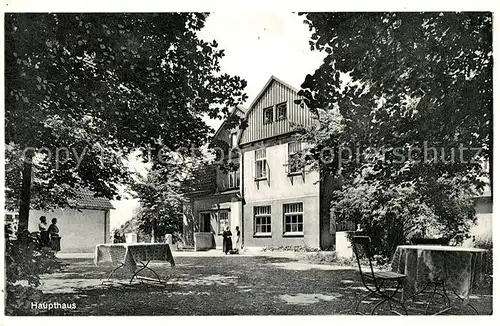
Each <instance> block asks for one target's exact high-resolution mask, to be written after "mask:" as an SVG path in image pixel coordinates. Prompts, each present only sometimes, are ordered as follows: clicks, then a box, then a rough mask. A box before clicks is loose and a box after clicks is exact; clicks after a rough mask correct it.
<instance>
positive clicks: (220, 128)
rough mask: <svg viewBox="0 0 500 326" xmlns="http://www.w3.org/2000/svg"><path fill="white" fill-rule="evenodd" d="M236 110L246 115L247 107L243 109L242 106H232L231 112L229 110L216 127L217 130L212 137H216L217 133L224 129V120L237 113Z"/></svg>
mask: <svg viewBox="0 0 500 326" xmlns="http://www.w3.org/2000/svg"><path fill="white" fill-rule="evenodd" d="M237 112H240V113H241V114H242V115H243V116H245V115H246V113H247V109H245V108H244V107H242V106H240V105H239V106H237V107H235V108H233V109H232V110H231V112H229V114H228V115H227V118H226V119H225V120H224V121H223V122H222V124H221V125H220V127H219V129H217V131H216V132H215V134H214V138H217V137H218V136H219V134H220V133H221V132H222V130H224V126H225V125H226V121H227V119H228V118H229V117H231V116H232V115H233V114H235V113H237Z"/></svg>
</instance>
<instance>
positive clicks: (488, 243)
mask: <svg viewBox="0 0 500 326" xmlns="http://www.w3.org/2000/svg"><path fill="white" fill-rule="evenodd" d="M473 245H474V248H481V249H486V250H488V252H486V253H485V254H483V270H484V273H485V274H486V275H488V276H489V275H493V240H492V239H491V238H486V239H478V240H476V241H474V242H473Z"/></svg>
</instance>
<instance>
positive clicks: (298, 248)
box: [262, 245, 319, 252]
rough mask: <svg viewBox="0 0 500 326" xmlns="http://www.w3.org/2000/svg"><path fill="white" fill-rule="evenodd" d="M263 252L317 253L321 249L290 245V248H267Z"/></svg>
mask: <svg viewBox="0 0 500 326" xmlns="http://www.w3.org/2000/svg"><path fill="white" fill-rule="evenodd" d="M262 251H264V252H266V251H293V252H317V251H319V249H317V248H312V247H309V246H307V245H288V246H265V247H263V248H262Z"/></svg>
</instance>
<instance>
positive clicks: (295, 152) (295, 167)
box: [288, 142, 302, 174]
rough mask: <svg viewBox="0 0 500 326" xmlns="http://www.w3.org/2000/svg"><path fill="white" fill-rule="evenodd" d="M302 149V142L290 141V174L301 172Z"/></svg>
mask: <svg viewBox="0 0 500 326" xmlns="http://www.w3.org/2000/svg"><path fill="white" fill-rule="evenodd" d="M301 149H302V146H301V143H300V142H291V143H288V174H295V173H300V172H301V162H300V161H299V158H300V151H301Z"/></svg>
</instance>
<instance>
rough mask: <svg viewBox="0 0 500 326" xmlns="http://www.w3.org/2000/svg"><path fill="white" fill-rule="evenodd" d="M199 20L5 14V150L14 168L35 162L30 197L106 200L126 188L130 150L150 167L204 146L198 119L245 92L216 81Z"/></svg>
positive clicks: (219, 112)
mask: <svg viewBox="0 0 500 326" xmlns="http://www.w3.org/2000/svg"><path fill="white" fill-rule="evenodd" d="M205 18H206V15H205V14H200V13H169V14H93V13H78V14H59V13H54V14H7V15H6V17H5V90H6V99H5V130H6V133H5V141H6V144H10V145H12V147H11V148H15V149H16V151H17V152H18V153H21V155H20V156H19V155H17V157H18V158H20V157H22V156H24V154H25V152H24V153H23V151H25V150H26V149H27V148H31V149H32V152H35V153H37V155H35V157H36V159H37V160H38V162H37V163H36V164H37V167H36V169H37V171H38V172H37V173H39V175H40V181H41V182H35V183H36V186H34V188H35V189H38V190H40V191H45V192H49V191H51V189H54V187H57V186H59V187H61V186H62V185H65V186H64V187H63V188H64V189H68V190H67V191H63V192H61V193H60V194H58V196H62V198H64V197H65V196H71V192H70V190H69V189H72V188H75V187H78V186H83V187H86V188H89V189H91V190H92V191H94V192H95V193H96V194H97V195H99V196H105V197H108V198H112V197H113V196H115V195H116V194H117V187H116V183H118V182H128V181H130V178H129V173H128V171H127V169H126V168H125V166H124V164H123V158H124V155H125V154H127V153H129V152H131V151H133V150H135V149H140V150H143V151H144V152H148V153H150V154H151V155H144V157H149V158H152V159H153V161H154V162H158V160H157V159H156V158H157V157H158V156H159V155H158V154H159V153H161V150H160V149H161V148H162V147H164V146H165V147H168V150H169V151H172V150H173V151H175V150H176V149H178V148H179V147H191V146H192V147H199V146H201V145H202V144H204V143H205V142H206V141H207V140H208V135H209V133H210V131H211V129H210V127H209V126H207V125H206V123H205V122H204V121H203V117H204V116H208V117H210V118H223V117H224V116H225V115H226V114H227V113H228V112H229V109H231V108H233V107H235V106H237V105H238V104H240V103H241V102H243V101H244V100H245V99H246V95H245V94H244V93H243V88H244V87H245V86H246V82H245V81H244V80H242V79H240V78H239V77H237V76H230V75H227V74H223V73H221V72H220V66H219V61H220V59H221V58H222V57H223V56H224V51H223V50H220V49H218V45H217V42H215V41H213V42H211V43H209V42H205V41H203V40H201V39H199V38H198V37H197V32H198V31H199V30H200V29H201V28H202V27H203V26H204V22H205ZM58 149H59V150H60V151H61V153H59V154H60V155H57V154H58V153H57V150H58ZM40 152H41V153H42V154H40ZM47 153H49V154H47ZM65 154H67V155H66V156H64V155H65ZM82 154H85V155H82ZM61 155H62V156H63V158H64V159H61ZM15 157H16V155H14V154H13V155H11V161H10V162H15V161H16V160H15V159H14V158H15ZM17 167H18V169H17V172H16V170H15V168H16V165H14V166H12V169H10V170H11V172H12V176H13V177H12V178H9V180H11V181H13V182H12V183H8V184H7V187H8V188H9V189H11V190H12V192H13V194H12V195H14V194H18V193H19V191H18V189H19V188H20V184H19V180H20V179H21V178H20V176H18V177H17V178H16V177H15V176H14V174H15V173H18V174H20V173H21V169H19V165H18V166H17ZM24 171H25V172H24V174H26V173H28V172H29V170H26V169H25V170H24ZM26 171H28V172H26ZM14 181H15V182H14ZM25 181H26V178H25ZM26 183H27V182H23V184H24V185H25V184H26ZM66 185H67V187H66ZM25 188H26V187H24V189H25ZM35 189H34V190H35ZM25 201H26V200H24V202H25ZM22 202H23V200H22ZM21 206H22V205H21ZM21 215H23V214H21Z"/></svg>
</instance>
